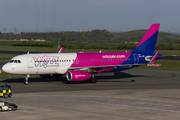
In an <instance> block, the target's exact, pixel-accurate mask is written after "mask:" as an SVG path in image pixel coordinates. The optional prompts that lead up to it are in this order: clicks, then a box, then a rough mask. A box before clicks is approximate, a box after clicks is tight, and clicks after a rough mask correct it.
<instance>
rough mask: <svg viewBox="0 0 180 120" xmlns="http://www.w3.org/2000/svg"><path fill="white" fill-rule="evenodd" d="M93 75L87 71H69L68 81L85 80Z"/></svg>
mask: <svg viewBox="0 0 180 120" xmlns="http://www.w3.org/2000/svg"><path fill="white" fill-rule="evenodd" d="M91 77H92V75H91V73H89V72H86V71H68V72H67V74H66V78H67V79H68V81H84V80H88V79H90V78H91Z"/></svg>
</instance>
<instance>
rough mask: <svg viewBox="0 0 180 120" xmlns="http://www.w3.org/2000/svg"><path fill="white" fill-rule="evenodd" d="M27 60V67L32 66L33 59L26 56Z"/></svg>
mask: <svg viewBox="0 0 180 120" xmlns="http://www.w3.org/2000/svg"><path fill="white" fill-rule="evenodd" d="M27 60H28V68H33V59H32V57H27Z"/></svg>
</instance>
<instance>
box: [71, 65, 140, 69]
mask: <svg viewBox="0 0 180 120" xmlns="http://www.w3.org/2000/svg"><path fill="white" fill-rule="evenodd" d="M139 65H143V64H124V65H107V66H89V67H88V66H87V67H71V68H68V70H89V69H91V70H102V69H106V68H107V69H109V68H116V67H123V68H131V67H133V66H139Z"/></svg>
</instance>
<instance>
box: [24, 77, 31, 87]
mask: <svg viewBox="0 0 180 120" xmlns="http://www.w3.org/2000/svg"><path fill="white" fill-rule="evenodd" d="M29 77H30V75H25V81H24V84H25V85H28V84H29V79H28V78H29Z"/></svg>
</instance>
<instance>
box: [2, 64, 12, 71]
mask: <svg viewBox="0 0 180 120" xmlns="http://www.w3.org/2000/svg"><path fill="white" fill-rule="evenodd" d="M11 69H12V67H11V66H10V65H8V64H5V65H3V67H2V70H3V71H4V72H6V73H10V70H11Z"/></svg>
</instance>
